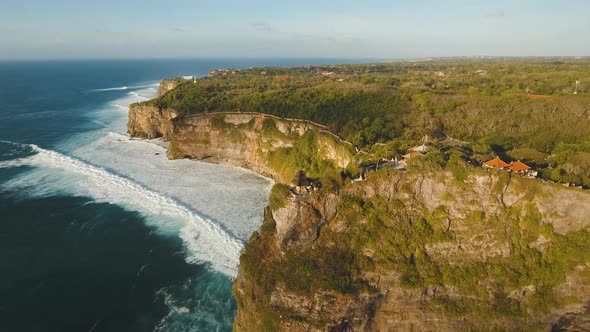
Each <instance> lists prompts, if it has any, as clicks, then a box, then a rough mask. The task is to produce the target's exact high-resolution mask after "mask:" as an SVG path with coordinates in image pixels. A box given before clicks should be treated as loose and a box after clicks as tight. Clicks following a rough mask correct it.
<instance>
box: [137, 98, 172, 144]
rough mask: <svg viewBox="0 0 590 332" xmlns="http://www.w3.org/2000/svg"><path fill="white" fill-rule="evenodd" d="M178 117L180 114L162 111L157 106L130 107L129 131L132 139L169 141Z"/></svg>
mask: <svg viewBox="0 0 590 332" xmlns="http://www.w3.org/2000/svg"><path fill="white" fill-rule="evenodd" d="M176 117H178V113H177V112H176V111H175V110H173V109H163V110H160V109H159V108H158V107H156V106H148V105H142V104H133V105H131V106H130V107H129V119H128V122H127V131H128V132H129V135H131V136H132V137H141V138H150V139H151V138H158V137H163V138H164V139H169V138H170V135H171V134H172V133H173V131H174V125H173V120H174V119H175V118H176Z"/></svg>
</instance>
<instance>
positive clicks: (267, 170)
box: [168, 113, 353, 182]
mask: <svg viewBox="0 0 590 332" xmlns="http://www.w3.org/2000/svg"><path fill="white" fill-rule="evenodd" d="M308 132H313V133H315V134H316V138H315V140H317V144H318V145H319V149H320V150H321V151H318V153H319V154H320V155H322V156H323V157H324V159H327V160H330V161H332V162H334V163H335V164H336V165H337V166H339V167H342V168H344V167H346V166H348V164H349V163H350V162H351V161H352V156H353V155H352V151H351V150H352V149H351V148H350V147H349V146H346V145H344V144H343V143H341V142H340V141H338V139H337V138H334V137H333V136H332V135H331V134H329V133H326V132H325V127H323V126H319V125H316V124H313V123H311V122H307V121H299V120H288V119H281V118H277V117H273V116H269V115H264V114H252V113H210V114H200V115H194V116H187V117H185V118H183V119H182V120H179V121H175V124H174V134H173V135H172V136H171V137H170V148H169V150H168V156H169V157H170V158H172V159H176V158H192V159H198V160H207V161H213V162H222V163H227V164H231V165H235V166H239V167H244V168H248V169H251V170H254V171H256V172H258V173H260V174H264V175H267V176H270V177H273V178H274V179H276V180H278V181H280V182H289V180H290V179H291V177H292V176H293V173H292V172H293V170H290V169H289V170H283V169H280V168H279V167H277V166H276V165H272V163H271V154H272V153H274V152H276V151H277V150H279V149H281V148H289V147H293V146H294V144H295V143H296V142H297V141H298V140H299V139H301V138H302V137H303V136H304V135H305V134H306V133H308Z"/></svg>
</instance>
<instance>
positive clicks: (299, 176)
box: [291, 171, 309, 187]
mask: <svg viewBox="0 0 590 332" xmlns="http://www.w3.org/2000/svg"><path fill="white" fill-rule="evenodd" d="M291 183H292V184H293V185H294V186H297V187H307V186H309V181H307V176H306V175H305V172H304V171H298V172H297V173H296V174H295V177H294V178H293V181H291Z"/></svg>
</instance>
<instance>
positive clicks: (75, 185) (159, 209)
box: [0, 142, 243, 277]
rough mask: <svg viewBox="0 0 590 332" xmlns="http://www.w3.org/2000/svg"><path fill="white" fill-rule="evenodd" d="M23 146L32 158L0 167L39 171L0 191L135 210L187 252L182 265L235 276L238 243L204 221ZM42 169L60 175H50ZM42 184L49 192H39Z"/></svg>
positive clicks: (106, 175) (158, 197)
mask: <svg viewBox="0 0 590 332" xmlns="http://www.w3.org/2000/svg"><path fill="white" fill-rule="evenodd" d="M5 143H7V142H5ZM12 144H14V145H21V144H18V143H12ZM21 146H22V145H21ZM26 146H27V147H29V148H30V149H31V150H32V151H33V152H34V153H35V154H33V155H31V156H28V157H24V158H18V159H13V160H5V161H0V168H9V167H22V166H29V167H34V168H42V171H37V172H35V171H33V172H31V173H29V174H27V175H24V176H20V177H18V178H15V179H13V180H10V181H8V182H7V183H5V184H4V185H3V187H4V188H3V189H5V190H10V189H15V188H18V189H19V192H21V193H23V192H24V193H26V194H27V195H29V196H44V195H52V194H56V193H57V192H56V191H57V190H63V191H67V192H69V193H71V194H74V195H82V196H86V195H89V196H90V197H93V198H94V199H95V200H96V201H99V202H102V201H104V202H110V203H117V204H122V205H123V206H128V207H130V208H133V209H137V210H138V211H140V212H141V213H142V214H144V215H146V217H148V221H149V222H151V223H152V224H154V225H155V226H156V227H157V228H159V229H160V230H163V231H165V232H168V233H169V234H174V233H176V234H180V237H181V238H182V239H183V241H184V243H185V247H186V248H187V250H188V255H187V257H186V260H187V261H188V262H190V263H197V262H210V263H211V265H212V267H213V268H214V269H215V270H218V271H220V272H223V273H224V274H227V275H229V276H232V277H233V276H236V274H237V266H238V259H239V253H240V250H241V248H242V245H243V243H242V242H241V241H240V240H239V239H237V238H235V237H233V236H232V235H230V234H228V233H227V232H226V231H225V230H224V229H223V228H222V227H221V226H220V225H218V224H217V223H215V222H214V221H212V220H210V219H209V218H207V217H206V216H202V215H200V214H198V213H196V212H194V211H192V210H191V209H189V208H188V207H187V206H185V205H184V204H182V203H180V202H178V201H176V200H174V199H172V198H170V197H167V196H165V195H162V194H160V193H158V192H155V191H153V190H150V189H148V188H146V187H144V186H142V185H140V184H138V183H136V182H134V181H132V180H130V179H128V178H126V177H123V176H120V175H118V174H114V173H112V172H110V171H108V170H106V169H104V168H101V167H98V166H94V165H91V164H89V163H87V162H84V161H82V160H79V159H77V158H73V157H69V156H66V155H64V154H61V153H59V152H56V151H52V150H47V149H43V148H40V147H38V146H36V145H33V144H30V145H26ZM48 170H53V171H58V172H62V173H61V174H55V173H51V172H48ZM63 172H66V173H68V174H63ZM41 180H42V181H41ZM44 185H46V186H50V187H51V188H43V187H42V186H44ZM23 189H24V191H23Z"/></svg>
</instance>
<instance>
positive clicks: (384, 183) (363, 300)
mask: <svg viewBox="0 0 590 332" xmlns="http://www.w3.org/2000/svg"><path fill="white" fill-rule="evenodd" d="M380 173H381V172H380ZM343 197H358V198H353V201H354V199H363V200H365V203H364V204H365V205H369V206H373V207H370V208H369V209H368V210H367V211H366V212H363V213H362V214H361V215H357V217H354V213H353V214H351V212H350V209H351V206H354V203H353V201H351V198H346V199H345V200H343ZM368 202H371V203H368ZM374 204H379V205H378V206H379V207H376V206H375V205H374ZM547 207H550V209H549V208H547ZM398 209H399V210H398ZM380 211H381V212H380ZM385 211H388V212H385ZM379 213H384V214H383V215H382V217H381V218H384V219H383V220H382V221H380V222H384V223H386V225H384V226H380V227H382V228H380V229H381V230H376V232H390V231H393V232H395V230H396V229H397V228H398V227H399V226H396V223H399V222H402V223H407V222H409V223H413V222H416V220H421V219H422V220H426V219H425V218H427V220H428V222H429V223H430V226H428V227H432V230H431V231H432V232H437V230H438V231H440V232H442V233H441V234H449V235H447V236H442V235H441V236H440V238H431V239H424V240H422V241H424V243H423V244H421V246H422V251H421V252H419V251H418V249H416V251H415V252H414V253H413V254H412V255H427V256H428V257H430V259H431V260H432V261H431V263H429V264H437V265H439V266H441V267H442V266H451V267H452V266H478V265H477V264H479V263H486V262H489V264H490V265H489V266H495V265H494V264H496V263H494V262H496V261H497V260H498V259H508V260H509V259H516V258H513V255H514V251H515V248H514V245H515V244H514V243H515V242H514V241H516V243H521V242H522V241H528V242H524V243H522V245H524V246H526V247H528V248H534V250H538V251H539V252H541V253H546V252H547V250H548V248H550V247H551V245H552V242H551V241H556V240H555V239H559V238H560V237H561V236H566V235H567V234H571V232H577V231H580V230H581V229H588V228H589V227H590V219H589V218H588V216H590V193H588V192H586V191H583V190H579V189H569V188H564V187H562V186H559V185H551V184H546V183H543V182H540V181H536V180H530V179H525V178H522V177H519V176H513V178H510V175H509V174H507V173H499V172H485V171H477V170H474V172H473V174H471V175H470V176H469V177H468V179H467V180H466V181H462V182H459V181H457V180H456V179H454V177H453V175H452V174H451V173H449V172H445V171H440V172H436V173H432V172H430V173H419V172H418V173H416V172H414V173H410V174H398V173H397V172H389V173H387V172H386V173H382V174H379V173H375V174H371V175H370V176H369V179H368V180H367V181H366V182H360V183H355V184H352V185H349V186H346V187H345V188H344V189H343V190H342V191H341V192H340V193H339V194H334V193H331V194H320V193H312V194H307V195H293V196H291V198H290V200H289V201H288V203H287V204H286V205H285V206H283V207H281V208H278V209H276V210H275V211H269V212H268V216H267V218H268V219H269V220H271V224H272V226H273V227H272V228H271V227H264V226H263V228H262V230H261V232H260V235H259V236H258V237H253V239H252V240H251V243H253V244H254V246H253V247H254V248H255V247H259V248H260V247H263V248H265V250H264V252H268V253H269V254H268V255H267V256H266V257H263V258H260V259H259V260H255V262H256V263H255V264H257V267H256V268H257V269H260V270H262V271H267V270H266V269H267V268H270V270H268V271H273V268H274V269H285V266H288V264H293V262H297V260H295V261H293V255H301V256H304V257H305V256H308V255H310V253H313V254H311V255H312V256H310V257H314V258H313V260H317V261H318V264H321V261H322V259H321V256H322V255H323V254H322V252H326V254H325V255H329V254H328V253H329V252H330V251H331V250H333V248H340V249H339V250H342V248H341V247H339V246H342V241H344V243H346V244H345V245H344V247H345V248H346V247H350V246H353V247H354V248H355V249H354V250H355V251H356V252H357V253H359V252H360V256H359V257H365V258H366V259H368V260H369V261H372V262H373V263H375V264H376V265H375V267H373V268H368V269H366V270H364V271H363V272H362V273H361V278H362V279H364V280H367V281H368V282H369V283H370V285H371V287H370V288H369V289H372V291H360V292H358V293H355V294H346V293H342V292H338V291H333V290H325V289H321V288H320V289H316V290H315V291H314V292H312V293H307V294H306V293H305V292H304V291H302V290H301V289H300V287H299V286H297V284H295V285H293V283H291V284H290V286H286V285H287V284H289V281H288V280H286V279H284V278H285V277H284V276H283V277H278V280H275V281H274V282H273V283H271V284H272V286H267V288H266V289H262V288H256V287H258V286H259V284H260V283H262V284H265V283H268V282H269V281H268V280H266V279H265V280H260V279H257V278H254V277H253V276H252V274H250V273H252V272H251V270H250V268H251V267H250V266H248V264H251V263H249V260H244V262H242V265H241V266H240V273H239V276H238V278H237V280H236V282H235V285H234V294H235V296H236V299H237V300H238V316H237V318H236V321H235V325H234V327H235V330H237V331H253V330H257V331H258V330H273V331H274V330H276V331H456V330H482V329H499V330H526V329H529V328H532V327H545V328H550V327H552V326H553V327H555V328H557V327H567V328H576V327H578V328H580V327H581V328H583V327H584V326H586V325H587V324H588V321H590V319H589V317H590V315H588V310H587V308H588V307H589V305H590V286H589V285H590V279H589V275H588V274H587V271H588V269H590V268H589V266H590V259H588V261H587V262H585V261H584V260H583V259H582V260H581V261H580V262H581V263H580V265H578V266H574V267H573V268H571V267H570V270H567V271H565V270H564V271H561V272H559V273H563V274H561V276H560V274H559V273H558V274H554V277H553V278H556V277H557V276H560V277H557V278H564V281H563V282H557V283H556V284H555V285H554V286H553V289H552V293H553V295H552V296H553V297H554V298H555V299H557V300H555V302H554V304H553V305H554V307H551V309H544V310H540V311H534V310H533V309H532V307H533V305H531V308H530V309H528V310H529V311H528V312H525V313H521V314H518V315H517V314H506V315H502V314H498V313H497V312H494V311H493V309H490V310H491V311H490V314H489V315H490V316H489V317H486V316H481V313H479V311H478V310H482V309H473V310H475V311H474V312H475V313H471V311H470V310H472V308H479V307H481V306H483V307H485V306H486V305H487V304H486V303H487V301H496V300H494V297H493V296H492V295H490V296H492V297H491V298H489V297H487V296H484V297H481V298H478V299H477V300H476V297H474V295H473V294H471V293H470V292H472V291H475V290H474V289H471V288H469V287H468V288H467V289H465V288H461V287H459V286H456V285H455V284H454V283H452V282H450V281H446V282H445V281H444V280H445V279H443V277H442V276H441V277H439V278H441V279H438V280H437V282H436V283H435V284H432V285H428V284H427V285H424V286H420V287H415V286H414V287H408V286H407V285H405V283H404V281H403V276H402V274H403V272H402V271H400V270H398V269H396V268H392V267H390V266H389V265H388V264H389V263H386V264H384V263H379V259H381V260H383V259H384V258H383V257H381V258H379V255H378V252H379V251H382V250H386V249H384V248H383V247H387V246H390V245H391V244H388V243H387V242H382V243H380V242H377V243H376V244H374V245H369V244H368V243H367V244H366V245H365V242H364V241H369V242H370V240H368V239H366V240H363V242H360V243H359V242H357V241H356V240H355V239H354V238H356V237H357V236H359V233H358V229H360V230H361V233H360V234H362V232H363V231H362V229H364V228H365V227H368V228H369V229H371V228H374V227H376V226H375V225H373V226H369V221H368V220H367V219H370V218H374V216H373V215H375V214H379ZM356 218H359V219H358V220H357V219H356ZM400 218H401V220H404V219H406V218H407V221H400ZM355 220H356V221H355ZM387 223H391V225H389V226H388V225H387ZM549 226H550V227H551V228H548V227H549ZM535 227H540V228H539V229H540V230H539V232H541V233H542V234H541V235H538V236H537V235H535V234H537V233H536V232H537V230H534V231H531V229H536V228H535ZM355 229H356V230H355ZM410 229H411V228H410ZM508 229H510V230H508ZM519 229H520V231H519ZM400 232H401V230H400ZM506 232H508V233H506ZM515 232H516V233H517V232H522V234H526V235H517V234H516V233H515ZM529 232H530V233H529ZM552 232H553V233H552ZM450 234H452V235H450ZM365 236H369V238H374V239H375V240H376V241H384V240H386V239H387V237H380V236H381V235H380V234H379V233H371V232H369V233H368V234H366V235H365ZM515 236H522V237H521V238H520V239H518V240H515ZM582 236H583V235H582ZM550 238H553V239H554V240H551V239H550ZM525 239H526V240H525ZM264 243H266V246H265V245H264ZM394 245H398V244H394ZM399 245H400V246H405V245H406V244H403V243H399ZM574 247H575V246H574ZM249 250H251V249H249V248H248V249H247V251H246V253H245V255H246V256H248V255H249V254H251V252H249ZM388 250H389V249H388ZM564 250H565V249H564ZM386 252H387V251H386ZM393 252H395V250H394V251H393ZM314 255H315V256H314ZM317 255H320V256H317ZM392 255H393V254H392ZM357 259H358V258H357ZM389 259H393V260H395V259H399V257H398V258H396V257H395V256H390V257H385V262H387V261H388V260H389ZM289 261H291V263H289ZM303 261H304V262H306V261H307V260H303ZM478 262H479V263H478ZM382 264H384V265H382ZM472 264H476V265H472ZM273 266H274V267H273ZM500 266H502V265H498V267H496V268H500ZM301 268H303V266H302V267H301ZM552 268H553V267H550V266H548V267H547V269H552ZM451 269H452V268H451ZM312 271H313V270H312ZM315 273H317V274H318V275H317V278H318V279H321V278H322V276H321V275H320V274H321V273H323V272H322V271H321V268H317V271H315ZM513 273H516V272H513ZM293 277H294V278H295V276H293ZM539 278H541V277H540V276H539ZM531 280H532V281H531V282H532V284H524V285H522V286H518V287H515V288H513V289H504V290H503V291H506V294H505V295H502V296H505V298H506V299H508V300H507V301H516V302H518V303H528V301H529V298H532V297H534V296H535V295H536V294H537V293H539V292H540V291H541V289H542V288H543V287H545V283H544V282H543V281H538V282H540V283H539V284H534V282H535V281H534V280H535V278H534V277H533V278H532V279H531ZM553 281H554V280H553ZM479 287H482V289H483V292H484V293H486V292H487V293H489V294H497V292H498V291H499V290H495V289H494V287H496V286H494V283H493V280H485V279H484V280H481V285H480V286H479ZM304 288H305V287H303V289H304ZM253 289H256V291H255V292H252V290H253ZM494 296H498V295H494ZM478 301H481V302H478ZM531 301H533V300H531ZM535 301H538V300H535ZM448 303H469V307H461V306H460V305H459V307H453V306H449V304H448ZM533 303H534V302H533ZM561 303H566V304H567V305H564V304H561ZM492 307H493V306H492ZM449 310H450V311H449ZM486 310H487V309H486ZM545 310H546V311H545ZM265 322H266V325H265ZM268 327H270V329H268Z"/></svg>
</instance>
